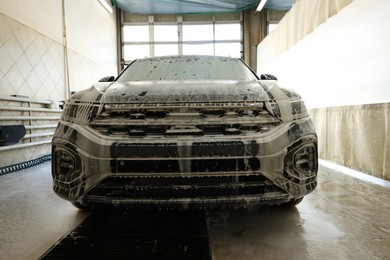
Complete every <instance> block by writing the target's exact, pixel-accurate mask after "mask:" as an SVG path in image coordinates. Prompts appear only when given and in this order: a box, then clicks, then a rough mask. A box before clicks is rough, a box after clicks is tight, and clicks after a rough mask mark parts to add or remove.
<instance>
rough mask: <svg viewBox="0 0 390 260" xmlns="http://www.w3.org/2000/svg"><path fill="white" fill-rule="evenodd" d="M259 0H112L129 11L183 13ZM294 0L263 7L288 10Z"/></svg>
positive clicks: (273, 0)
mask: <svg viewBox="0 0 390 260" xmlns="http://www.w3.org/2000/svg"><path fill="white" fill-rule="evenodd" d="M259 2H260V0H112V3H113V5H116V6H118V7H119V8H121V9H122V10H125V11H127V12H129V13H138V14H183V13H199V14H200V13H224V12H237V11H243V10H247V9H252V8H256V7H257V6H258V5H259ZM294 2H295V0H268V1H267V3H266V4H265V6H264V8H267V9H273V10H290V9H291V6H292V5H293V4H294Z"/></svg>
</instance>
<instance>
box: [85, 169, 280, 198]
mask: <svg viewBox="0 0 390 260" xmlns="http://www.w3.org/2000/svg"><path fill="white" fill-rule="evenodd" d="M275 192H278V193H284V191H283V190H282V189H280V188H279V187H277V186H275V185H274V184H273V183H272V182H271V181H269V180H268V179H267V178H265V177H264V176H262V175H250V176H203V177H200V176H194V177H110V178H106V179H105V180H103V181H102V182H100V183H99V184H98V185H97V186H96V187H95V188H94V189H92V190H91V191H90V192H89V193H88V195H87V196H92V197H93V196H103V197H107V198H128V199H173V200H174V199H182V198H186V199H192V198H196V199H199V198H207V197H214V198H215V197H225V196H226V197H229V196H244V195H259V194H267V193H275Z"/></svg>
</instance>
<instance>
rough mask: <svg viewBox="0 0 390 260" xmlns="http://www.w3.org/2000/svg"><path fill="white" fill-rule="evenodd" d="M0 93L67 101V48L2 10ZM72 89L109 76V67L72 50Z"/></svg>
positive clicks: (77, 89) (0, 22)
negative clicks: (65, 55)
mask: <svg viewBox="0 0 390 260" xmlns="http://www.w3.org/2000/svg"><path fill="white" fill-rule="evenodd" d="M0 28H1V29H0V95H1V96H4V95H5V96H7V95H12V94H18V95H25V96H29V97H30V98H37V99H52V100H64V98H65V83H64V47H63V44H62V43H58V42H56V41H54V40H52V39H50V38H48V37H46V36H45V35H42V34H41V33H39V32H37V31H35V30H33V29H31V28H30V27H28V26H25V25H23V24H21V23H20V22H18V21H16V20H14V19H12V18H10V17H9V16H7V15H6V14H3V13H0ZM68 64H69V79H70V88H71V90H75V91H79V90H82V89H85V88H87V87H89V86H90V85H91V84H93V83H94V82H96V81H98V80H99V79H100V78H102V77H104V76H107V75H108V74H107V71H110V69H109V68H107V67H105V66H104V65H101V64H98V63H96V62H94V61H92V60H91V59H88V58H86V57H85V56H83V55H81V54H80V53H77V52H75V51H73V50H71V49H68Z"/></svg>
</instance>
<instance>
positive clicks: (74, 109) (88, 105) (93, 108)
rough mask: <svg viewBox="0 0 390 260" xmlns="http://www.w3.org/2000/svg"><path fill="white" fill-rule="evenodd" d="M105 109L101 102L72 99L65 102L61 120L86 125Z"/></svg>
mask: <svg viewBox="0 0 390 260" xmlns="http://www.w3.org/2000/svg"><path fill="white" fill-rule="evenodd" d="M102 109H103V105H102V104H101V103H100V102H87V101H78V100H70V101H68V102H66V103H65V106H64V110H63V111H62V115H61V120H63V121H66V122H69V123H74V124H78V125H86V124H88V123H89V122H91V121H92V120H93V119H95V118H96V117H97V116H98V115H99V114H100V113H101V110H102Z"/></svg>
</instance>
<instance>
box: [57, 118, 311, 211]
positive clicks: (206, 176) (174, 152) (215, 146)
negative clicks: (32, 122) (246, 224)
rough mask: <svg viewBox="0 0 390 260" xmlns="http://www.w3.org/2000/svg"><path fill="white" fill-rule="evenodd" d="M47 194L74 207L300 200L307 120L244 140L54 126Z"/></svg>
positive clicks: (305, 179)
mask: <svg viewBox="0 0 390 260" xmlns="http://www.w3.org/2000/svg"><path fill="white" fill-rule="evenodd" d="M52 157H53V160H52V169H53V170H52V174H53V186H54V191H55V192H56V193H57V194H58V195H59V196H61V197H63V198H65V199H67V200H70V201H71V202H72V203H77V204H81V205H88V206H91V205H101V204H113V205H127V206H141V207H142V206H146V205H147V206H156V205H157V206H159V207H182V208H190V207H197V208H199V207H221V206H224V207H225V206H226V207H242V206H249V205H251V206H252V205H259V204H279V203H283V202H287V201H289V200H290V199H293V198H295V199H298V198H302V197H303V196H305V195H306V194H308V193H310V192H311V191H312V190H313V189H314V188H315V187H316V185H317V169H318V165H317V137H316V134H315V130H314V127H313V124H312V122H311V120H310V119H309V118H305V119H302V120H297V121H294V122H292V123H282V124H280V125H279V126H277V127H276V128H275V129H273V131H271V132H268V133H263V134H258V135H255V134H253V135H250V136H211V137H210V136H208V137H206V136H198V137H191V138H190V137H184V136H181V137H180V138H173V137H168V138H153V137H148V138H134V139H123V138H115V137H107V136H103V135H101V134H99V133H97V132H96V131H95V130H93V129H91V128H89V127H87V126H79V125H75V124H71V123H67V122H63V121H61V122H60V123H59V125H58V127H57V130H56V133H55V135H54V138H53V142H52Z"/></svg>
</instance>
